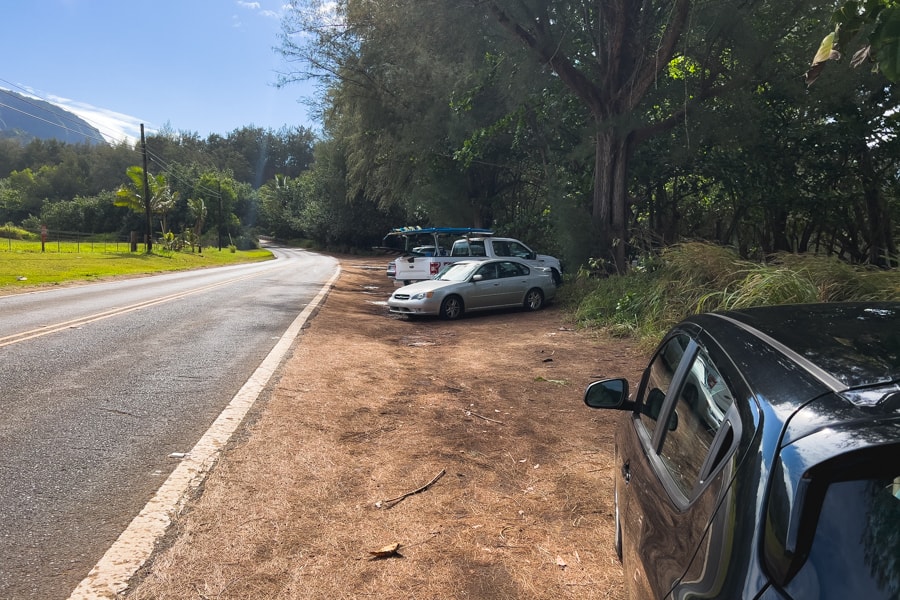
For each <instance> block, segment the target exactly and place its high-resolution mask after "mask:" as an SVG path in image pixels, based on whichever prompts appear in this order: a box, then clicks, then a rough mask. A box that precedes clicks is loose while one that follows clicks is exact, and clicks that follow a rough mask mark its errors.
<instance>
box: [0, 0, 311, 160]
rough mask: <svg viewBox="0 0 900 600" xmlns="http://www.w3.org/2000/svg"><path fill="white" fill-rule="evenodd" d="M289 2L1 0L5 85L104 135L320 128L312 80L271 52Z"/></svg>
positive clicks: (0, 80) (1, 83) (0, 78)
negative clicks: (295, 78) (292, 79)
mask: <svg viewBox="0 0 900 600" xmlns="http://www.w3.org/2000/svg"><path fill="white" fill-rule="evenodd" d="M283 2H284V0H255V1H246V0H5V1H4V2H3V8H2V11H0V30H2V34H0V57H2V59H0V88H4V89H7V90H12V91H15V92H18V93H20V94H25V95H31V96H33V97H36V98H39V99H41V100H46V101H48V102H52V103H54V104H59V105H61V106H63V107H64V108H66V109H68V110H70V111H72V112H74V113H76V114H77V115H78V116H80V117H82V118H84V119H85V120H87V121H88V122H89V123H90V124H91V125H93V126H95V127H97V129H99V130H100V132H101V133H102V134H103V136H104V137H105V138H107V139H108V140H109V141H115V142H118V141H122V140H123V139H124V140H126V141H133V140H134V139H136V138H137V137H139V136H140V125H141V124H144V128H145V131H146V132H147V133H151V132H154V131H157V130H159V129H161V128H163V127H166V126H168V127H169V128H170V129H171V130H173V131H174V132H176V133H178V132H190V133H196V134H199V136H200V137H201V138H203V139H205V138H206V137H207V136H208V135H210V134H219V135H222V136H225V135H227V134H229V133H231V132H232V131H234V130H235V129H240V128H242V127H246V126H255V127H262V128H264V129H275V130H277V129H280V128H281V127H282V126H285V125H287V126H289V127H294V126H304V127H308V128H310V129H314V130H319V129H320V124H319V123H317V122H316V121H314V120H313V119H312V118H311V116H310V111H309V108H308V106H307V105H306V104H304V100H307V99H311V98H312V97H313V93H314V85H313V84H312V83H309V82H304V83H291V84H288V85H287V86H285V87H283V88H280V89H279V88H277V87H276V86H275V84H276V82H277V80H278V75H279V73H286V72H290V71H292V70H295V69H296V67H295V66H291V65H290V64H288V63H287V62H286V61H285V59H284V58H283V57H282V56H281V54H279V53H278V52H277V51H276V48H277V47H278V46H279V45H280V39H279V35H280V33H281V15H282V11H283V10H284V8H283Z"/></svg>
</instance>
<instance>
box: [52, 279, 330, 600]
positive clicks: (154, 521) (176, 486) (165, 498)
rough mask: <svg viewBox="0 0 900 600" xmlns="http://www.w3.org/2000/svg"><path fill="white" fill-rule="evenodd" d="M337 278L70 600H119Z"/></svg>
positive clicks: (290, 327) (254, 374) (313, 303)
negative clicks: (104, 599)
mask: <svg viewBox="0 0 900 600" xmlns="http://www.w3.org/2000/svg"><path fill="white" fill-rule="evenodd" d="M340 274H341V268H340V266H338V267H337V270H336V271H335V273H334V275H333V276H332V277H331V279H329V280H328V282H327V283H326V284H325V285H324V286H323V287H322V289H321V290H320V291H319V293H318V295H316V297H315V298H314V299H313V301H312V302H310V303H309V304H308V305H307V306H306V308H304V309H303V312H301V313H300V314H299V315H298V316H297V318H296V319H294V322H293V323H291V325H290V326H289V327H288V328H287V330H286V331H285V332H284V335H283V336H281V339H280V340H278V343H276V344H275V347H274V348H272V351H271V352H269V354H268V356H266V358H265V359H264V360H263V362H262V363H261V364H260V365H259V367H258V368H257V369H256V371H255V372H254V373H253V375H252V376H251V377H250V379H248V380H247V382H246V383H245V384H244V386H243V387H242V388H241V389H240V391H238V393H237V394H236V395H235V396H234V398H232V400H231V402H230V403H229V404H228V406H227V407H225V410H223V411H222V413H221V414H220V415H219V417H218V418H217V419H216V420H215V421H214V422H213V424H212V425H211V426H210V428H209V429H208V430H207V431H206V433H205V434H203V437H202V438H200V441H198V442H197V444H196V445H195V446H194V448H193V449H192V450H191V451H190V453H189V454H188V455H187V456H186V457H185V458H184V459H183V460H182V461H181V463H180V464H179V465H178V467H176V468H175V470H174V471H173V472H172V474H171V475H169V478H168V479H166V481H165V483H163V484H162V486H160V488H159V489H158V490H157V491H156V495H155V496H154V497H153V498H152V499H151V500H150V501H149V502H148V503H147V505H146V506H145V507H144V508H143V510H141V512H140V513H138V515H137V516H136V517H135V518H134V519H133V520H132V521H131V524H129V525H128V527H127V528H126V529H125V531H123V532H122V534H121V535H120V536H119V538H118V539H117V540H116V541H115V542H114V543H113V545H112V546H110V548H109V550H107V551H106V554H104V555H103V557H102V558H101V559H100V561H99V562H98V563H97V564H96V565H95V566H94V568H93V569H91V571H90V572H89V573H88V575H87V577H85V578H84V579H83V580H82V581H81V583H80V584H78V587H76V588H75V590H74V591H73V592H72V594H71V595H70V596H69V600H96V599H101V598H107V599H110V598H117V597H119V596H118V594H120V593H121V592H123V591H125V589H126V588H127V587H128V581H129V580H130V579H131V578H132V577H133V576H134V574H135V573H137V571H138V569H140V568H141V566H143V564H144V563H145V562H146V561H147V560H148V559H149V558H150V555H151V554H152V553H153V549H154V547H155V546H156V542H157V541H158V540H159V539H160V538H161V537H162V536H163V535H164V534H165V533H166V530H167V529H168V527H169V525H170V524H171V522H172V517H173V516H175V515H177V514H178V512H179V511H180V509H181V508H182V507H183V505H184V502H185V501H186V498H187V497H188V492H189V491H191V490H195V489H197V488H198V487H199V486H200V484H201V483H202V482H203V479H204V478H205V477H206V475H207V473H208V472H209V470H210V468H212V466H213V465H214V464H215V462H216V460H218V458H219V454H220V452H221V450H222V449H223V448H224V447H225V445H226V444H227V443H228V440H229V439H231V436H232V434H234V432H235V431H236V430H237V428H238V426H240V424H241V422H242V421H243V420H244V417H245V416H246V415H247V412H248V411H249V410H250V408H251V407H252V406H253V404H254V402H256V399H257V398H258V397H259V394H260V393H262V391H263V389H265V387H266V385H267V384H268V382H269V380H270V379H271V377H272V375H273V374H274V373H275V370H276V369H277V368H278V367H279V365H280V364H281V361H282V359H283V358H284V356H285V355H286V354H287V352H288V350H290V348H291V345H292V344H293V343H294V340H295V339H296V337H297V336H298V335H299V334H300V330H301V329H302V328H303V325H304V324H305V323H306V321H307V320H308V319H309V317H310V315H311V314H312V312H313V311H314V310H315V309H316V307H318V305H319V304H320V303H321V302H322V300H323V299H324V298H325V296H326V295H327V294H328V292H329V291H330V290H331V288H332V287H333V286H334V282H335V281H337V279H338V277H339V276H340Z"/></svg>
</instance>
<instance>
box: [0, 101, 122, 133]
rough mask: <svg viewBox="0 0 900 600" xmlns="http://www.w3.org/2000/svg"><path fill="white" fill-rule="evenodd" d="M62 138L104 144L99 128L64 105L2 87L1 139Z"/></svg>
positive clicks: (0, 111)
mask: <svg viewBox="0 0 900 600" xmlns="http://www.w3.org/2000/svg"><path fill="white" fill-rule="evenodd" d="M10 138H12V139H16V140H19V141H20V142H21V143H22V144H27V143H28V142H30V141H31V140H34V139H39V140H59V141H61V142H66V143H69V144H100V143H104V140H103V136H102V135H101V134H100V131H99V130H97V128H96V127H93V126H91V125H90V124H89V123H88V122H87V121H85V120H84V119H82V118H81V117H79V116H77V115H76V114H75V113H71V112H69V111H67V110H66V109H64V108H61V107H59V106H56V105H55V104H50V103H49V102H45V101H43V100H36V99H34V98H30V97H28V96H23V95H22V94H17V93H16V92H12V91H9V90H4V89H2V88H0V139H10Z"/></svg>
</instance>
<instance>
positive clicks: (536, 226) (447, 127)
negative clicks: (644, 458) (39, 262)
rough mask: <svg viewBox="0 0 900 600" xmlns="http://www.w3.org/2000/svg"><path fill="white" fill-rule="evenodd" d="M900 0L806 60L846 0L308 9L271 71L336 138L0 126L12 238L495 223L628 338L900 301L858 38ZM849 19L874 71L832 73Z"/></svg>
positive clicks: (379, 231)
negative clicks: (126, 139) (53, 134)
mask: <svg viewBox="0 0 900 600" xmlns="http://www.w3.org/2000/svg"><path fill="white" fill-rule="evenodd" d="M847 4H848V5H851V6H857V3H847ZM876 4H877V5H878V6H879V7H881V8H880V9H879V10H877V11H876V10H875V9H876V8H878V7H875V5H876ZM894 4H895V3H894V2H890V3H887V4H885V3H879V2H876V3H874V4H872V6H867V7H866V8H865V11H864V13H865V14H861V15H857V16H859V17H860V18H859V19H856V18H855V17H854V20H853V21H854V22H853V23H846V22H845V21H841V22H843V23H844V26H842V28H841V29H840V32H841V35H840V36H838V35H836V34H833V35H830V36H829V38H828V40H829V41H828V43H826V44H825V45H824V47H823V48H824V49H823V50H822V52H821V53H820V55H821V56H820V57H819V58H820V59H822V60H824V62H818V63H817V66H816V67H815V68H814V69H810V60H811V58H812V56H813V55H814V52H815V49H816V48H819V47H820V45H821V44H822V41H821V40H822V36H823V35H824V34H825V33H827V32H828V31H831V30H833V29H834V23H833V22H832V18H833V16H834V10H835V3H834V2H833V0H786V1H784V2H768V3H755V2H751V3H747V2H743V1H740V0H722V1H721V2H717V3H703V4H696V3H691V2H685V1H683V0H648V2H645V3H636V2H634V1H633V0H608V1H604V2H599V3H597V2H594V3H583V4H579V3H564V2H557V3H548V2H546V0H491V1H489V2H483V1H480V0H479V1H475V0H460V1H455V2H447V1H446V0H396V1H393V2H378V1H375V2H361V1H359V0H348V1H347V2H338V3H333V2H323V1H321V0H302V1H299V2H294V3H291V4H290V6H289V7H288V8H285V10H284V13H283V17H282V32H283V35H282V38H281V45H280V47H279V48H278V51H279V52H280V53H281V54H282V56H283V58H284V59H285V61H286V64H287V65H288V66H289V68H288V70H286V71H285V72H283V74H282V76H281V77H282V79H281V80H280V81H279V83H280V84H281V85H283V86H289V85H290V84H291V83H292V82H294V81H297V80H304V79H314V80H315V81H316V82H317V83H318V84H320V89H321V91H322V95H321V96H320V97H319V99H318V101H319V103H320V104H319V108H320V109H321V113H320V116H321V118H322V121H321V123H322V130H321V131H317V132H314V131H311V130H307V129H305V128H297V127H289V126H285V127H284V128H283V129H281V130H279V131H271V130H262V129H259V128H255V127H244V128H241V129H237V130H235V131H232V132H230V133H228V134H225V135H219V134H211V135H209V136H207V137H206V138H205V139H204V138H200V137H199V136H198V135H197V134H196V133H192V132H190V131H175V130H174V129H172V128H171V127H169V126H167V127H164V128H163V129H161V130H159V131H155V132H151V133H150V135H148V136H147V138H146V145H145V147H142V146H141V145H138V144H133V145H129V144H127V143H122V144H119V145H118V146H109V145H106V144H103V143H98V144H94V145H68V144H65V143H62V142H58V141H55V140H41V139H31V138H29V137H28V136H27V135H22V134H21V133H20V132H6V131H2V132H0V134H2V135H0V228H2V224H6V223H9V225H8V226H7V228H8V229H16V228H18V229H21V230H24V231H25V232H26V233H27V234H28V235H31V236H35V235H37V234H38V233H39V232H40V231H41V228H42V227H46V228H49V229H50V230H52V231H69V232H81V234H82V235H83V236H88V237H89V238H90V239H94V240H99V239H109V240H127V239H130V238H131V239H133V237H132V236H134V235H139V236H140V238H141V239H143V236H144V235H145V234H146V233H148V232H149V233H150V234H151V235H152V238H151V239H152V240H153V243H152V248H153V251H154V254H155V253H156V251H157V249H160V250H161V251H162V252H161V253H160V254H161V255H166V256H168V257H169V258H167V259H165V260H168V262H169V263H174V262H175V259H174V258H172V257H175V256H180V255H181V253H182V252H185V250H186V249H190V248H192V247H195V246H196V245H197V244H202V245H203V246H204V247H207V248H208V247H210V246H217V247H222V243H223V240H224V244H226V245H228V246H229V247H234V248H236V249H237V250H251V249H253V248H255V247H256V246H257V240H258V239H259V237H260V236H269V237H273V238H275V239H278V240H299V241H300V242H299V243H301V244H302V245H303V246H304V247H308V248H313V249H322V250H327V251H336V252H343V253H363V252H366V251H367V250H368V249H370V248H372V247H373V246H377V245H380V242H381V240H382V238H383V236H384V235H385V233H387V232H388V231H389V230H390V229H392V228H394V227H399V226H429V225H433V226H446V227H484V228H490V229H492V230H493V231H494V232H496V233H497V234H498V235H508V236H511V237H515V238H517V239H521V240H523V241H525V242H526V243H527V244H528V245H529V246H531V247H532V248H534V249H535V250H537V251H540V252H542V253H546V254H552V255H555V256H557V257H558V258H560V259H561V260H562V262H563V265H564V268H565V270H566V271H567V272H568V273H569V274H570V275H569V276H568V278H567V280H568V283H569V287H568V289H569V292H566V293H567V294H573V295H574V294H577V293H579V292H581V291H583V292H584V298H585V299H584V302H575V301H573V302H574V305H575V306H578V307H579V308H578V311H579V318H580V319H581V320H582V321H583V322H585V323H603V324H604V325H605V326H614V328H615V329H616V330H621V331H622V332H627V331H631V332H634V333H635V334H640V333H641V331H643V330H648V331H650V332H653V331H658V330H662V329H664V328H665V326H666V325H667V324H669V323H670V322H671V321H673V320H675V319H676V318H679V317H681V316H684V315H685V314H687V313H689V312H692V311H695V310H711V309H716V308H725V307H731V306H747V305H750V304H753V303H770V302H780V301H792V302H793V301H801V300H811V299H813V300H842V299H853V298H870V297H871V298H896V297H897V296H896V283H892V282H893V281H895V280H894V276H893V275H891V273H892V272H895V271H896V270H897V269H900V247H898V240H900V227H898V224H900V177H898V173H900V136H898V135H897V131H898V129H900V110H898V108H900V93H898V92H900V88H898V87H897V85H896V83H895V82H896V81H897V80H898V79H900V77H898V76H897V73H898V72H900V69H897V68H894V67H891V66H890V64H882V63H883V62H884V60H885V59H888V58H891V57H895V56H900V54H898V53H888V52H884V51H883V50H884V48H885V47H884V45H883V44H882V43H881V42H879V41H878V39H877V35H876V38H874V39H873V38H868V37H866V36H867V35H868V33H878V29H877V28H876V30H875V31H874V32H869V31H868V30H867V29H866V28H867V27H870V26H871V24H872V23H873V22H874V21H875V20H876V18H883V17H885V16H888V15H896V14H898V11H900V7H897V6H894ZM882 5H884V6H882ZM888 5H889V7H888V8H889V10H888V9H887V8H885V6H888ZM851 12H852V11H851ZM842 14H843V15H844V19H846V18H849V17H848V15H849V14H850V13H847V12H845V13H842ZM892 18H893V17H892ZM839 20H840V19H839ZM857 21H859V22H857ZM852 31H859V33H860V36H862V37H861V38H859V39H860V40H863V39H868V42H864V43H866V44H869V46H867V47H869V48H870V50H871V49H872V48H874V49H875V50H878V49H881V50H882V52H881V54H878V53H875V54H871V53H870V54H869V56H870V58H872V59H873V60H876V62H877V63H878V64H879V65H880V68H881V71H880V72H876V71H872V70H871V69H852V68H850V67H849V66H847V65H840V64H834V65H832V64H830V63H831V62H832V60H831V59H833V58H836V57H837V56H838V54H840V52H837V50H840V51H841V52H844V53H845V54H846V52H847V51H851V50H852V48H851V46H850V44H849V43H845V42H844V41H842V40H841V37H845V38H846V37H847V35H846V34H847V33H849V32H852ZM853 43H856V44H858V43H860V41H859V40H853ZM835 44H837V46H835ZM842 45H843V47H842ZM875 50H872V52H875ZM891 60H893V59H892V58H891ZM825 64H828V67H827V68H825V67H824V65H825ZM291 69H297V70H295V71H292V70H291ZM812 71H814V72H812ZM807 72H810V73H809V74H808V76H807V79H806V81H804V77H803V74H804V73H807ZM812 81H814V84H812ZM142 159H146V162H144V161H143V160H142ZM139 164H146V165H147V167H146V171H147V172H145V169H144V168H143V167H140V166H137V165H139ZM145 195H149V197H145ZM0 235H2V231H0ZM85 239H87V238H85ZM2 241H3V240H2V239H0V243H2ZM688 241H691V242H690V243H688ZM694 241H697V242H694ZM185 253H186V254H188V255H190V252H189V251H187V252H185ZM204 256H205V255H204ZM204 260H206V259H205V258H204ZM4 272H5V273H10V274H11V275H10V276H15V275H13V274H16V273H17V270H16V269H15V268H13V269H12V270H10V271H4ZM574 274H578V275H577V276H575V275H574Z"/></svg>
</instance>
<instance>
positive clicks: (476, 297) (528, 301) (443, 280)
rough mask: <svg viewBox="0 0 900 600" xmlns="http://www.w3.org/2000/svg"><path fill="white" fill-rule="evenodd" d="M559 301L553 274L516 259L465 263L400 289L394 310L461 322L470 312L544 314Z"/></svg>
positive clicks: (390, 303) (395, 295)
mask: <svg viewBox="0 0 900 600" xmlns="http://www.w3.org/2000/svg"><path fill="white" fill-rule="evenodd" d="M555 295H556V284H555V283H554V282H553V274H552V272H551V270H550V269H548V268H545V267H533V266H530V265H527V264H525V263H524V262H522V261H520V260H517V259H515V258H502V259H492V260H462V261H459V262H456V263H453V264H451V265H448V266H447V267H446V268H445V269H444V270H442V271H441V272H440V273H438V274H437V275H436V276H435V277H434V279H429V280H427V281H419V282H417V283H414V284H412V285H407V286H403V287H402V288H399V289H398V290H396V291H395V292H394V293H393V294H392V295H391V297H390V299H389V300H388V307H389V308H390V311H391V312H392V313H395V314H400V315H406V316H407V317H415V316H420V315H438V316H440V317H443V318H444V319H458V318H459V317H461V316H462V315H463V313H465V312H467V311H476V310H486V309H490V308H505V307H516V306H521V307H524V308H525V309H527V310H538V309H540V308H541V307H543V306H544V304H545V303H546V302H549V301H550V300H552V299H553V297H554V296H555Z"/></svg>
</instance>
